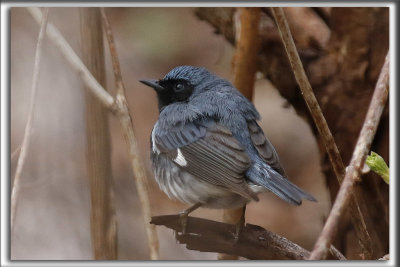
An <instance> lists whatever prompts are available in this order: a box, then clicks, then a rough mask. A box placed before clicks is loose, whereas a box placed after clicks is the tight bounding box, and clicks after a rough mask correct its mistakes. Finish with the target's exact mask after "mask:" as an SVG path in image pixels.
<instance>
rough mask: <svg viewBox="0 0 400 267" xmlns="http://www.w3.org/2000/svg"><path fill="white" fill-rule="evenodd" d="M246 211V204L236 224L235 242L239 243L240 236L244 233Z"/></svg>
mask: <svg viewBox="0 0 400 267" xmlns="http://www.w3.org/2000/svg"><path fill="white" fill-rule="evenodd" d="M245 212H246V206H244V207H243V212H242V215H241V216H240V219H239V221H238V222H237V223H236V224H235V234H234V235H233V238H234V239H233V243H234V244H237V242H239V237H240V234H241V233H242V230H243V227H244V224H245Z"/></svg>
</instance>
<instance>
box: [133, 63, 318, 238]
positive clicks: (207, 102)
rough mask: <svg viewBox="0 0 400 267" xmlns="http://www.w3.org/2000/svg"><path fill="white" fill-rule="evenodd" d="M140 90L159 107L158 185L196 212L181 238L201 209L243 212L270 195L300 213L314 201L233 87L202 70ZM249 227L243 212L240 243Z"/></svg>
mask: <svg viewBox="0 0 400 267" xmlns="http://www.w3.org/2000/svg"><path fill="white" fill-rule="evenodd" d="M140 82H141V83H143V84H145V85H147V86H149V87H151V88H153V89H154V90H155V92H156V93H157V99H158V110H159V117H158V120H157V122H156V123H155V125H154V127H153V130H152V132H151V137H150V145H151V150H150V158H151V164H152V169H153V172H154V176H155V180H156V182H157V183H158V185H159V187H160V189H161V190H162V191H163V192H164V193H165V194H167V195H168V197H169V198H171V199H177V200H179V201H181V202H183V203H186V204H189V205H191V206H190V207H189V208H188V209H186V210H184V211H182V212H181V213H180V215H181V219H182V221H181V223H182V229H183V230H182V232H183V233H185V231H186V224H187V217H188V215H189V213H191V212H193V211H194V210H196V209H197V208H199V207H204V208H212V209H231V208H240V207H243V210H245V208H246V204H247V203H249V202H250V201H259V198H258V194H259V193H263V192H268V191H270V192H272V193H274V194H275V195H277V196H278V197H279V198H280V199H282V200H284V201H286V202H288V203H290V204H294V205H300V204H301V203H302V200H304V199H306V200H309V201H316V199H315V198H314V197H313V196H312V195H310V194H308V193H306V192H305V191H303V190H302V189H300V188H299V187H298V186H296V185H295V184H294V183H292V182H290V181H289V180H288V176H287V174H286V173H285V170H284V168H283V166H282V164H281V162H280V160H279V157H278V154H277V152H276V150H275V148H274V147H273V145H272V144H271V142H270V141H269V140H268V139H267V137H266V136H265V134H264V132H263V130H262V129H261V127H260V126H259V124H258V121H259V120H260V115H259V113H258V111H257V110H256V108H255V107H254V105H253V104H252V103H251V102H250V101H249V100H248V99H247V98H246V97H244V96H243V95H242V94H241V93H240V92H239V91H238V90H237V89H236V88H235V87H234V86H233V85H232V84H231V83H230V82H229V81H227V80H225V79H223V78H221V77H219V76H217V75H214V74H212V73H211V72H210V71H208V70H207V69H206V68H204V67H196V66H178V67H175V68H173V69H172V70H170V71H169V72H168V73H167V74H166V75H165V76H164V77H163V78H161V79H158V80H154V79H148V80H140ZM271 127H274V126H273V125H271ZM243 224H244V211H243V213H242V217H241V218H240V220H239V222H238V223H237V225H236V232H235V239H237V238H238V236H239V234H240V231H241V229H242V227H243Z"/></svg>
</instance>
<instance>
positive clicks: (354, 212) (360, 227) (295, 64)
mask: <svg viewBox="0 0 400 267" xmlns="http://www.w3.org/2000/svg"><path fill="white" fill-rule="evenodd" d="M271 11H272V14H273V16H274V19H275V22H276V24H277V26H278V29H279V33H280V35H281V37H282V42H283V44H284V47H285V50H286V52H287V55H288V58H289V61H290V65H291V67H292V69H293V73H294V75H295V78H296V81H297V83H298V85H299V87H300V89H301V92H302V94H303V98H304V100H305V102H306V104H307V107H308V109H309V111H310V114H311V116H312V118H313V120H314V123H315V125H316V127H317V129H318V132H319V134H320V136H321V138H322V142H323V143H324V145H325V148H326V151H327V154H328V157H329V160H330V162H331V165H332V167H333V170H334V172H335V175H336V178H337V180H338V181H339V183H340V184H341V183H342V181H343V176H344V173H345V169H344V165H343V161H342V158H341V156H340V153H339V150H338V148H337V146H336V143H335V140H334V138H333V136H332V133H331V132H330V130H329V127H328V124H327V123H326V120H325V117H324V115H323V114H322V111H321V109H320V107H319V104H318V102H317V99H316V98H315V95H314V93H313V91H312V88H311V85H310V82H309V81H308V78H307V76H306V74H305V71H304V68H303V64H302V63H301V60H300V57H299V54H298V53H297V50H296V46H295V44H294V41H293V37H292V35H291V33H290V29H289V26H288V23H287V20H286V18H285V14H284V11H283V9H282V8H280V7H273V8H271ZM351 197H352V201H351V202H350V209H351V218H352V222H353V224H354V226H355V229H356V233H357V236H358V238H359V239H360V241H361V245H362V250H363V251H364V254H366V258H370V257H371V255H372V241H371V237H370V236H369V233H368V231H367V228H366V224H365V220H364V216H363V214H362V213H361V210H360V207H359V205H358V201H357V199H356V198H355V196H354V194H353V192H351Z"/></svg>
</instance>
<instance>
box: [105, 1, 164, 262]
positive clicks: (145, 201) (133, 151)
mask: <svg viewBox="0 0 400 267" xmlns="http://www.w3.org/2000/svg"><path fill="white" fill-rule="evenodd" d="M100 10H101V14H102V17H103V26H104V30H105V33H106V36H107V40H108V45H109V47H110V54H111V59H112V64H113V70H114V76H115V83H116V96H115V98H116V104H117V107H118V109H117V112H116V116H117V117H118V119H119V122H120V123H121V127H122V129H123V133H124V137H125V141H126V142H127V144H128V148H129V156H130V159H131V164H132V169H133V172H134V174H135V182H136V188H137V192H138V195H139V200H140V204H141V207H142V213H143V219H144V225H145V229H146V234H147V239H148V242H149V243H148V246H149V250H150V259H152V260H157V259H158V258H159V253H158V249H159V244H158V237H157V232H156V228H155V226H154V225H151V224H149V221H150V217H151V208H150V200H149V194H148V191H147V188H148V185H147V181H148V179H147V177H146V172H145V170H144V168H143V163H142V162H141V159H140V157H139V155H140V153H139V148H138V146H137V142H136V137H135V134H134V131H133V123H132V118H131V116H130V114H129V109H128V104H127V101H126V97H125V86H124V83H123V81H122V75H121V68H120V64H119V60H118V55H117V50H116V47H115V42H114V37H113V34H112V29H111V25H110V23H109V21H108V18H107V16H106V14H105V11H104V8H100Z"/></svg>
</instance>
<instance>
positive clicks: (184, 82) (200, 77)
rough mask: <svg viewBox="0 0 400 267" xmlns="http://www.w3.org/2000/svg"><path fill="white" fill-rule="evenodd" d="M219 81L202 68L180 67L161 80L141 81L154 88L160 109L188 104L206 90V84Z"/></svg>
mask: <svg viewBox="0 0 400 267" xmlns="http://www.w3.org/2000/svg"><path fill="white" fill-rule="evenodd" d="M215 79H218V78H217V77H216V76H214V75H212V74H211V73H210V72H209V71H208V70H207V69H205V68H202V67H192V66H180V67H176V68H174V69H172V70H171V71H170V72H168V73H167V75H165V76H164V78H162V79H160V80H141V81H140V82H142V83H143V84H145V85H147V86H150V87H152V88H153V89H154V90H155V91H156V93H157V97H158V108H159V110H160V111H161V110H162V108H164V107H165V106H168V105H170V104H172V103H176V102H187V101H189V98H190V97H191V96H192V95H193V94H196V93H199V92H200V91H201V90H203V89H204V86H202V85H204V84H207V83H208V82H209V81H212V80H215Z"/></svg>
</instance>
